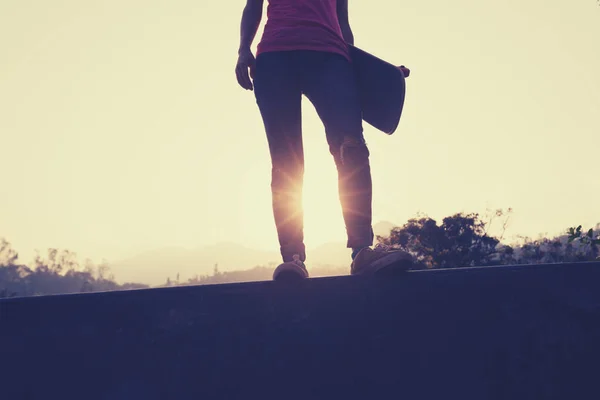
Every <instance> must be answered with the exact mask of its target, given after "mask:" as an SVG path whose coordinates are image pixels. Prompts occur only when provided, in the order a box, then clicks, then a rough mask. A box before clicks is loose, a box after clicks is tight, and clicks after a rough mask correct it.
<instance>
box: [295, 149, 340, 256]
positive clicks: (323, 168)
mask: <svg viewBox="0 0 600 400" xmlns="http://www.w3.org/2000/svg"><path fill="white" fill-rule="evenodd" d="M312 161H313V163H312V165H311V164H308V165H307V167H306V171H305V177H304V195H303V205H304V238H305V242H306V245H307V246H309V247H311V246H318V245H321V244H324V243H328V242H345V241H346V236H345V235H346V229H345V226H344V219H343V217H342V208H341V205H340V201H339V196H338V180H337V171H336V169H335V165H334V163H333V160H332V159H325V160H323V159H321V160H312Z"/></svg>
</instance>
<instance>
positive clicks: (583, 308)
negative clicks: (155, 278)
mask: <svg viewBox="0 0 600 400" xmlns="http://www.w3.org/2000/svg"><path fill="white" fill-rule="evenodd" d="M0 398H2V399H6V400H17V399H57V400H67V399H77V400H81V399H89V400H92V399H94V400H95V399H102V400H117V399H118V400H121V399H131V400H134V399H135V400H137V399H143V400H154V399H168V400H171V399H173V400H175V399H261V400H266V399H278V400H279V399H303V400H309V399H341V400H352V399H360V400H368V399H435V400H439V399H461V400H471V399H473V400H484V399H507V400H508V399H510V400H521V399H523V400H533V399H573V400H574V399H577V400H580V399H599V398H600V263H585V264H578V265H542V266H528V267H497V268H474V269H461V270H443V271H423V272H411V273H408V274H406V276H404V277H402V278H401V279H397V280H395V281H377V280H372V279H360V278H352V277H338V278H326V279H312V280H310V281H309V282H306V283H305V284H304V285H303V286H302V287H298V288H294V289H291V288H283V287H279V286H277V285H275V284H274V283H273V282H262V283H249V284H227V285H215V286H201V287H184V288H168V289H150V290H138V291H128V292H116V293H99V294H81V295H64V296H52V297H39V298H22V299H10V300H3V301H1V302H0Z"/></svg>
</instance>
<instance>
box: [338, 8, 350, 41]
mask: <svg viewBox="0 0 600 400" xmlns="http://www.w3.org/2000/svg"><path fill="white" fill-rule="evenodd" d="M337 16H338V21H339V23H340V28H342V35H343V36H344V40H345V41H346V42H347V43H350V44H352V45H354V34H353V33H352V28H350V20H349V18H348V0H337Z"/></svg>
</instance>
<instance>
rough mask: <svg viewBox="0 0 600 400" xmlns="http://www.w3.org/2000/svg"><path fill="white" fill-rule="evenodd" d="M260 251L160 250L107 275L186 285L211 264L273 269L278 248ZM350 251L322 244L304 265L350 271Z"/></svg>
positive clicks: (381, 231)
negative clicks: (340, 268) (341, 268)
mask: <svg viewBox="0 0 600 400" xmlns="http://www.w3.org/2000/svg"><path fill="white" fill-rule="evenodd" d="M394 226H396V225H394V224H393V223H391V222H388V221H381V222H378V223H377V224H375V225H374V226H373V230H374V231H375V234H376V235H384V236H388V235H389V232H390V230H391V229H392V228H393V227H394ZM275 249H276V250H274V251H264V250H257V249H251V248H248V247H245V246H243V245H241V244H238V243H233V242H223V243H217V244H214V245H210V246H203V247H200V248H195V249H186V248H183V247H164V248H159V249H155V250H151V251H146V252H143V253H140V254H138V255H136V256H133V257H130V258H127V259H124V260H117V261H114V262H111V263H110V269H111V272H112V273H113V274H114V275H115V280H116V281H117V282H118V283H121V284H122V283H126V282H137V283H144V284H147V285H151V286H157V285H162V284H163V283H165V282H166V280H167V278H170V279H171V280H175V279H176V278H177V274H179V281H180V282H186V281H187V280H188V279H190V278H194V277H195V276H197V275H199V276H202V275H212V274H213V271H214V268H215V264H216V265H218V269H219V271H221V272H226V271H238V270H246V269H250V268H253V267H256V266H259V265H264V266H267V265H270V264H271V266H272V267H273V268H274V267H275V266H276V265H277V264H279V263H280V262H281V256H280V255H279V251H278V248H277V247H276V246H275ZM350 263H351V259H350V249H347V248H346V242H345V241H340V242H330V243H325V244H323V245H321V246H318V247H316V248H312V249H307V264H308V266H309V268H310V266H311V265H313V266H333V267H344V268H345V267H348V268H349V267H350Z"/></svg>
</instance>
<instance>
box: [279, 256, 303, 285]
mask: <svg viewBox="0 0 600 400" xmlns="http://www.w3.org/2000/svg"><path fill="white" fill-rule="evenodd" d="M306 278H308V271H307V269H306V265H304V263H303V262H302V261H301V260H300V256H299V255H298V254H295V255H294V260H293V261H288V262H284V263H282V264H279V266H277V268H275V271H274V272H273V280H275V281H277V280H279V281H282V280H296V279H306Z"/></svg>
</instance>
